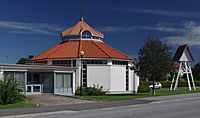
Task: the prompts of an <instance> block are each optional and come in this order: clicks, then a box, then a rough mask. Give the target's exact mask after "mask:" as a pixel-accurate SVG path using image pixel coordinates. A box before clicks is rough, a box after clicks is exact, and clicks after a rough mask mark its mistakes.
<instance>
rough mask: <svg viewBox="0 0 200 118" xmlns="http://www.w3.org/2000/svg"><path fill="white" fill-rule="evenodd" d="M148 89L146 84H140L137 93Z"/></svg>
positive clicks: (145, 91)
mask: <svg viewBox="0 0 200 118" xmlns="http://www.w3.org/2000/svg"><path fill="white" fill-rule="evenodd" d="M149 91H150V88H149V86H148V85H143V84H140V85H139V87H138V92H139V93H147V92H149Z"/></svg>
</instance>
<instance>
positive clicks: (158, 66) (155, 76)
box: [137, 37, 171, 95]
mask: <svg viewBox="0 0 200 118" xmlns="http://www.w3.org/2000/svg"><path fill="white" fill-rule="evenodd" d="M138 58H139V63H138V64H137V67H138V69H139V71H138V75H139V76H140V77H142V78H147V79H148V80H150V81H153V83H155V80H156V81H159V80H160V79H161V78H162V77H165V76H166V75H167V74H168V73H169V72H170V64H171V52H170V48H169V47H168V46H167V45H166V44H164V43H162V42H161V41H160V40H159V39H158V38H153V37H147V38H146V40H145V45H144V46H143V47H142V48H141V49H140V50H139V54H138ZM153 85H154V84H153ZM152 94H153V95H155V86H153V93H152Z"/></svg>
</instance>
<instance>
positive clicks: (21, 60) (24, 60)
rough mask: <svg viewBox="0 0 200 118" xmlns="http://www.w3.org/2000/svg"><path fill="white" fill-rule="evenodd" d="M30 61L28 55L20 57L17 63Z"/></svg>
mask: <svg viewBox="0 0 200 118" xmlns="http://www.w3.org/2000/svg"><path fill="white" fill-rule="evenodd" d="M28 63H30V59H29V58H27V57H23V58H20V59H19V60H18V61H17V64H28Z"/></svg>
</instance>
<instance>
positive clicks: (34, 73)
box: [0, 17, 139, 95]
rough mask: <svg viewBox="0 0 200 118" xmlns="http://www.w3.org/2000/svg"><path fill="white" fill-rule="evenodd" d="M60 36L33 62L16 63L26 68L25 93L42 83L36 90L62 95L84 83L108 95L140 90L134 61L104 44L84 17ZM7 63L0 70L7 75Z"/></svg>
mask: <svg viewBox="0 0 200 118" xmlns="http://www.w3.org/2000/svg"><path fill="white" fill-rule="evenodd" d="M61 38H62V41H61V42H60V43H59V44H57V45H55V46H53V47H51V48H49V49H47V50H46V51H44V52H42V53H40V54H38V55H36V56H34V57H33V58H31V65H27V66H22V65H14V66H16V67H17V68H19V67H20V68H25V75H26V76H24V79H25V80H24V82H23V83H24V86H25V90H26V92H30V93H32V94H33V93H34V85H39V87H35V90H36V91H37V93H46V92H48V93H55V94H61V95H74V93H75V90H76V89H77V88H78V87H81V86H82V87H93V86H99V87H102V88H103V91H106V92H107V94H118V93H132V92H137V88H138V86H139V77H138V76H137V75H136V73H135V72H134V70H133V69H132V68H133V67H134V66H135V60H134V59H133V58H131V57H130V56H128V55H126V54H124V53H122V52H120V51H118V50H117V49H115V48H113V47H111V46H109V45H107V44H105V43H104V42H103V38H104V34H103V33H101V32H99V31H97V30H95V29H93V28H92V27H91V26H90V25H88V24H87V23H86V22H85V21H84V19H83V17H81V18H80V21H79V22H78V23H76V24H75V25H74V26H72V27H70V28H68V29H66V30H64V31H63V32H61ZM7 66H9V68H11V67H12V66H13V65H7ZM7 66H6V65H0V67H4V68H5V69H2V70H1V71H2V73H4V76H5V73H8V72H11V71H9V68H7ZM18 66H19V67H18ZM41 67H43V68H41ZM3 70H6V71H5V72H4V71H3ZM16 70H17V69H16ZM13 72H15V71H13ZM13 76H14V75H13ZM28 87H29V88H28ZM38 89H39V90H38ZM48 89H50V90H48Z"/></svg>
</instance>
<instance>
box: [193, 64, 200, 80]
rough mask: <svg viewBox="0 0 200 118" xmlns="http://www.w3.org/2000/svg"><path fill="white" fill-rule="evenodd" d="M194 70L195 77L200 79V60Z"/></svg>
mask: <svg viewBox="0 0 200 118" xmlns="http://www.w3.org/2000/svg"><path fill="white" fill-rule="evenodd" d="M192 72H193V76H194V79H196V80H200V62H198V63H197V64H196V65H195V66H194V68H193V70H192Z"/></svg>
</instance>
